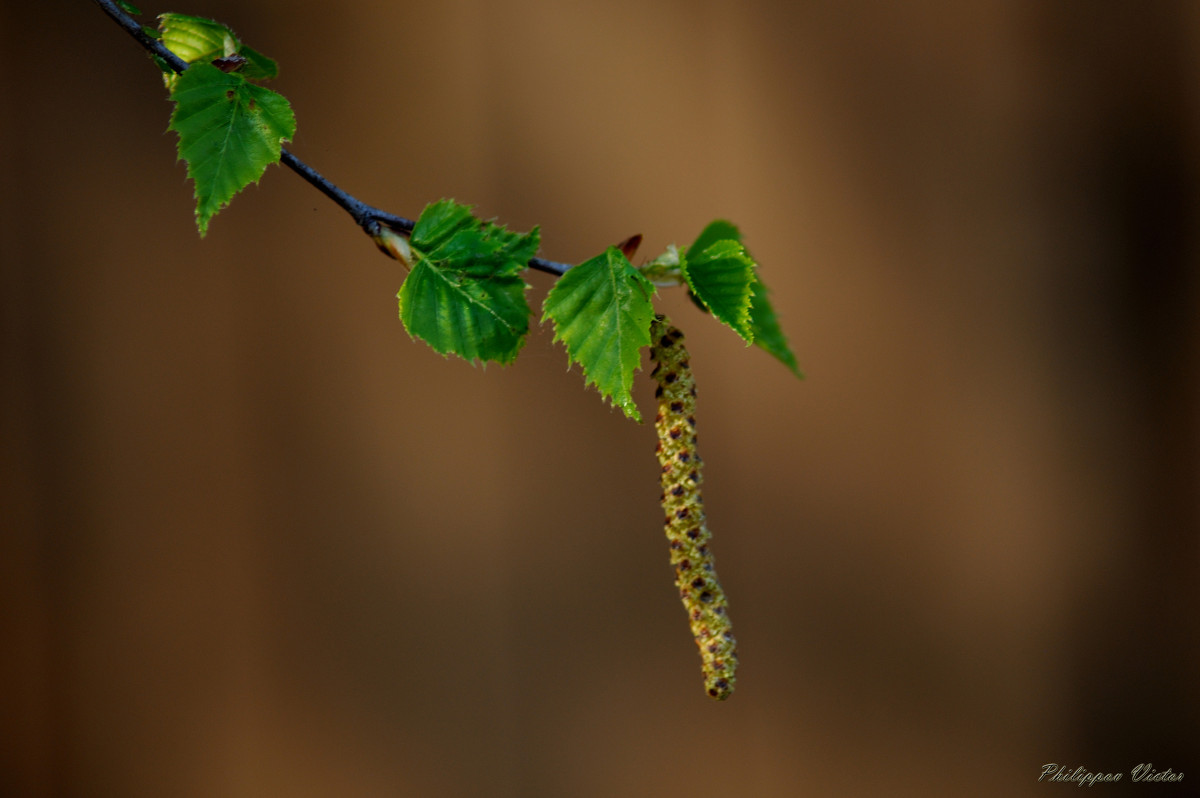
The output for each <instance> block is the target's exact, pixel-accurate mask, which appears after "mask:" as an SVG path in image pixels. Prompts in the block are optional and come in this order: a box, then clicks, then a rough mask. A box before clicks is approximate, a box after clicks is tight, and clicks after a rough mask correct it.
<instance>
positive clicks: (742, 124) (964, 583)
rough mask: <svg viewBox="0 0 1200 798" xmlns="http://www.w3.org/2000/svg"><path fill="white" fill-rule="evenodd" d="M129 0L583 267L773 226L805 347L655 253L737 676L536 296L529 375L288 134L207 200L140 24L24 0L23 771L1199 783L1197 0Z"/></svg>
mask: <svg viewBox="0 0 1200 798" xmlns="http://www.w3.org/2000/svg"><path fill="white" fill-rule="evenodd" d="M141 5H142V7H143V10H145V11H146V12H147V13H148V14H150V13H157V12H159V11H181V12H187V13H195V14H202V15H209V16H212V17H215V18H217V19H220V20H222V21H224V22H227V23H228V24H230V25H231V26H232V27H233V28H234V29H235V30H237V31H238V33H239V34H240V35H241V36H242V38H243V39H245V40H246V41H247V42H249V43H250V44H252V45H253V46H254V47H255V48H257V49H259V50H261V51H263V52H265V53H267V54H269V55H272V56H274V57H275V58H277V59H278V60H279V61H280V64H281V67H282V72H281V75H280V77H279V79H278V80H277V81H276V82H275V83H274V84H273V85H274V87H275V88H277V89H278V90H279V91H281V92H283V93H284V94H285V95H286V96H288V97H289V99H290V100H291V101H292V103H293V105H294V107H295V110H296V113H297V116H298V120H299V131H298V133H297V136H296V139H295V141H294V144H293V146H292V149H293V151H294V152H295V153H296V154H297V155H299V156H300V157H301V158H303V159H305V160H306V161H307V162H309V163H310V164H311V165H313V166H314V167H316V168H317V169H319V170H321V171H322V172H324V173H325V174H327V175H328V176H329V177H330V178H331V179H333V180H334V181H335V182H337V183H338V184H340V185H341V186H343V187H344V188H346V189H347V190H349V191H351V192H352V193H354V194H356V195H357V196H359V197H360V198H362V199H364V200H366V201H368V202H370V203H372V204H375V205H378V206H380V207H383V208H387V209H389V210H392V211H393V212H397V213H401V214H405V215H413V214H416V213H418V212H419V211H420V209H421V207H423V205H424V204H425V203H427V202H429V201H431V200H434V199H437V198H440V197H443V196H452V197H456V198H458V199H460V200H462V201H466V202H470V203H473V204H476V205H477V206H478V210H479V212H480V213H481V214H482V215H484V216H485V217H490V216H495V217H498V218H499V219H500V220H501V221H503V222H505V223H507V224H509V225H510V226H512V227H514V228H515V229H528V228H529V227H531V226H533V225H535V224H538V225H541V226H542V230H543V241H544V244H543V250H542V252H543V254H544V255H545V256H546V257H550V258H553V259H556V260H563V261H570V262H578V261H580V260H582V259H584V258H587V257H589V256H591V255H593V254H595V253H597V252H599V251H600V250H602V249H603V248H604V247H605V246H607V245H609V244H611V243H614V242H616V241H619V240H621V239H623V238H625V237H626V236H629V235H631V234H633V233H638V232H640V233H643V234H645V238H646V240H645V243H644V245H643V250H642V252H643V254H644V255H646V256H648V257H652V256H653V255H654V254H657V253H658V252H660V251H661V250H662V249H663V248H664V247H665V246H666V245H667V244H670V243H672V242H677V243H680V244H684V243H687V242H688V241H690V240H691V238H692V237H693V236H694V235H695V234H696V233H697V232H698V231H699V230H700V228H701V227H702V226H703V225H704V224H705V223H707V222H708V221H709V220H710V219H713V218H716V217H724V218H729V219H733V220H735V221H737V222H738V223H739V224H740V225H741V226H742V227H743V229H744V231H745V234H746V237H747V242H748V244H749V246H750V248H751V249H752V251H753V252H754V253H755V255H756V256H757V258H758V259H759V260H760V262H761V263H762V274H763V276H764V278H765V279H766V281H767V282H768V284H769V285H770V286H772V288H773V289H774V301H775V306H776V309H777V310H778V312H779V315H780V317H781V319H782V322H783V324H784V328H785V330H786V332H787V333H788V334H789V336H790V339H791V342H792V345H793V348H794V349H795V351H796V352H797V354H798V356H799V359H800V362H801V365H802V367H803V368H804V369H805V371H806V372H807V375H808V378H807V379H806V380H805V381H803V382H801V381H797V380H796V379H794V378H793V377H791V376H790V375H789V374H788V373H787V371H786V370H785V369H784V368H783V367H781V366H780V365H779V364H778V363H777V362H775V361H773V360H772V359H771V358H770V357H769V356H767V355H766V354H764V353H762V352H761V351H759V350H757V349H752V350H747V349H746V348H745V347H744V346H743V345H742V344H740V343H739V341H738V340H737V339H736V337H735V336H734V335H733V334H731V333H730V332H729V331H728V330H726V329H724V328H721V327H719V325H717V324H716V323H715V322H713V321H712V320H711V319H708V318H705V317H703V316H701V314H700V313H699V312H697V311H695V310H694V309H693V308H692V307H691V306H690V304H689V303H688V302H687V301H686V300H685V299H684V298H683V297H681V296H680V293H679V292H678V291H674V292H664V293H663V295H662V296H661V306H662V307H663V308H664V309H665V310H666V311H667V312H668V313H669V314H670V315H672V316H673V317H674V319H675V320H676V321H677V322H678V323H679V324H680V325H681V326H682V327H683V329H684V330H685V332H686V333H687V335H688V339H689V342H690V346H691V349H692V355H693V358H692V359H693V365H694V368H695V371H696V374H697V379H698V382H699V387H700V407H699V424H700V430H701V436H700V437H701V442H702V452H703V454H704V457H705V460H706V463H707V472H706V477H707V479H706V504H707V507H708V512H709V518H710V522H711V525H712V527H713V530H714V533H715V546H714V550H715V551H716V554H717V558H718V563H719V565H720V570H721V574H722V577H723V581H724V583H725V587H726V589H727V591H728V593H729V595H730V598H731V602H732V608H733V611H732V616H733V618H734V621H735V628H736V631H737V634H738V639H739V642H740V651H741V655H742V667H741V671H740V674H739V683H738V689H737V693H736V694H735V695H734V697H733V698H732V699H731V700H730V701H728V702H727V703H725V704H716V703H714V702H712V701H710V700H709V699H708V698H707V697H705V696H704V694H703V692H702V686H701V680H700V674H699V667H698V658H697V656H696V652H695V648H694V645H693V643H692V641H691V639H690V636H689V634H688V631H687V626H686V622H685V618H684V614H683V612H682V610H681V608H680V606H679V604H678V601H677V599H676V598H675V596H674V591H673V587H672V584H671V572H670V568H669V566H668V564H667V551H666V546H665V542H664V540H663V536H662V531H661V528H660V524H661V514H660V511H659V509H658V507H657V498H658V486H657V472H658V468H657V465H656V463H655V460H654V456H653V449H654V433H653V429H652V428H651V427H650V426H638V425H636V424H633V423H631V422H629V421H627V420H625V419H624V418H623V417H622V416H621V415H620V414H619V413H618V412H616V411H614V410H612V409H610V408H609V407H607V406H606V405H605V404H603V403H602V402H601V401H600V400H599V399H598V397H597V395H596V394H595V392H594V391H591V390H585V389H584V386H583V381H582V379H581V377H580V374H579V373H578V371H577V370H570V371H568V369H567V368H566V358H565V355H564V352H563V351H562V349H561V347H559V346H558V345H555V344H552V342H551V335H550V333H549V331H548V330H547V329H545V328H540V327H537V328H535V329H534V330H533V331H532V333H531V335H530V336H529V340H528V343H527V346H526V348H525V350H524V352H523V354H522V356H521V357H520V359H519V360H518V361H517V363H516V364H515V365H513V366H511V367H508V368H498V367H495V366H491V367H489V368H487V369H483V368H473V367H471V366H469V365H467V364H465V363H463V362H462V361H459V360H444V359H442V358H441V357H439V356H438V355H436V354H434V353H433V352H432V351H431V350H429V349H428V348H427V347H425V346H424V345H423V344H420V343H419V342H413V341H411V340H410V339H409V338H408V336H407V335H406V334H405V332H404V330H403V328H402V326H401V325H400V323H399V321H398V320H397V318H396V307H395V293H396V291H397V289H398V288H399V286H400V282H401V280H402V278H403V273H402V271H401V269H400V268H399V266H398V265H397V264H396V263H394V262H392V261H389V260H387V259H385V258H383V257H382V256H380V255H379V254H378V253H377V252H376V250H375V249H374V247H373V246H372V244H371V243H370V241H369V240H368V239H367V238H366V237H364V236H363V235H362V234H361V232H359V231H358V229H357V228H356V227H355V226H354V225H353V223H352V222H351V221H350V220H349V218H348V217H347V216H345V214H344V213H343V212H342V211H340V210H339V209H338V208H336V207H335V206H334V205H332V204H331V203H330V202H328V201H327V200H326V199H325V198H324V197H322V196H321V195H319V194H318V193H317V192H316V191H314V190H312V189H311V188H310V187H309V186H308V185H307V184H305V183H304V182H302V181H301V180H300V179H299V178H297V177H296V176H295V175H293V174H292V173H291V172H289V171H287V170H285V169H282V168H274V169H271V170H270V171H269V172H268V173H267V175H266V176H265V177H264V179H263V181H262V183H261V185H260V186H259V187H257V188H252V189H250V190H248V191H247V192H246V193H245V194H244V195H242V196H239V197H238V198H236V199H235V200H234V202H233V204H232V205H231V207H230V208H229V209H227V210H226V211H225V212H224V213H222V214H221V215H219V216H218V217H217V218H216V220H215V221H214V222H213V224H212V226H211V228H210V232H209V235H208V236H207V238H205V239H203V240H201V239H200V238H199V237H198V236H197V235H196V231H195V228H194V227H193V224H192V218H191V216H192V209H191V188H190V185H189V184H188V183H187V182H186V180H185V173H184V167H183V165H182V164H179V163H175V155H174V137H173V136H172V135H170V134H167V133H165V132H164V131H165V128H166V124H167V116H168V113H169V107H168V105H167V103H166V102H165V100H164V93H163V90H162V86H161V83H160V81H159V78H158V76H157V74H156V70H155V69H154V67H153V66H151V65H150V64H149V63H148V62H147V61H146V59H145V57H144V56H143V55H142V52H141V50H140V49H139V48H138V47H137V46H136V45H135V43H134V42H133V41H132V40H131V39H130V38H129V37H128V36H127V35H126V34H125V33H123V32H122V31H120V30H119V29H118V28H117V27H116V26H114V25H113V24H112V23H111V22H110V21H109V20H108V19H107V18H106V17H105V16H104V15H103V14H102V13H101V12H100V11H99V9H98V8H97V7H96V6H95V5H94V4H92V3H89V2H70V3H67V2H58V1H53V2H39V3H32V2H25V3H17V2H11V3H8V2H6V3H5V4H4V5H2V6H0V9H2V11H0V35H2V36H3V40H2V44H3V47H2V48H0V50H2V53H3V55H2V57H3V59H4V61H3V63H4V69H3V75H2V76H0V107H3V108H4V111H3V112H0V135H2V136H3V139H2V141H0V146H2V150H0V153H2V156H3V157H2V159H0V170H2V181H3V186H4V191H3V192H2V193H0V259H2V267H3V268H2V269H0V279H2V280H3V283H2V285H0V307H2V308H3V315H2V324H3V326H2V350H0V351H2V357H3V383H2V385H0V403H2V407H3V415H2V423H3V426H2V429H0V432H2V435H3V448H2V452H0V468H2V474H0V478H2V487H0V491H2V494H0V495H2V501H3V505H2V509H0V512H2V516H0V524H2V525H3V535H2V538H0V618H2V621H0V622H2V624H3V626H2V627H0V633H2V634H3V638H2V640H0V679H2V683H0V793H2V794H4V795H6V796H7V795H12V796H76V795H80V796H82V795H88V796H122V797H123V798H134V797H137V796H155V797H156V798H157V797H158V796H164V795H172V796H238V797H240V796H266V795H286V796H297V797H299V796H329V795H342V796H359V795H362V796H366V795H404V796H476V795H487V796H616V795H622V796H624V795H628V796H685V795H686V796H694V795H699V794H707V795H738V796H796V795H822V796H857V795H895V796H918V795H919V796H930V795H948V796H960V795H978V796H1017V795H1042V794H1045V793H1046V791H1047V790H1052V789H1062V787H1057V788H1056V787H1052V786H1048V785H1047V784H1045V783H1042V784H1039V783H1037V777H1038V775H1039V774H1040V772H1041V768H1042V766H1043V765H1044V764H1047V763H1058V764H1064V765H1067V766H1069V767H1070V768H1071V769H1074V768H1075V767H1077V766H1083V767H1085V768H1087V769H1088V770H1090V771H1099V772H1123V773H1124V774H1125V777H1124V780H1123V781H1122V782H1121V783H1120V784H1119V785H1115V786H1112V785H1110V786H1107V787H1105V788H1104V789H1105V790H1106V794H1129V793H1133V792H1136V791H1137V789H1138V788H1139V787H1140V788H1141V789H1145V785H1136V784H1133V783H1132V782H1131V776H1130V770H1131V768H1133V767H1134V766H1135V765H1137V764H1139V763H1143V762H1146V763H1153V766H1154V767H1155V768H1156V769H1165V768H1168V767H1169V768H1171V769H1172V770H1174V771H1175V772H1183V773H1184V774H1185V775H1186V780H1185V781H1184V782H1182V783H1181V784H1178V785H1159V786H1158V787H1157V789H1158V790H1159V791H1161V792H1162V793H1163V794H1170V795H1183V794H1187V793H1188V791H1189V789H1190V788H1189V787H1187V785H1188V784H1191V785H1192V788H1194V786H1195V782H1196V781H1197V780H1200V756H1198V752H1200V724H1198V707H1200V681H1198V679H1197V673H1200V635H1198V622H1197V609H1198V608H1200V602H1198V599H1200V596H1198V588H1197V585H1198V584H1200V582H1198V580H1197V576H1198V571H1200V547H1198V545H1197V532H1198V531H1200V499H1198V487H1200V280H1198V279H1197V267H1196V266H1197V259H1198V257H1200V246H1198V244H1200V237H1198V235H1197V231H1198V229H1200V227H1198V226H1197V225H1198V222H1200V213H1198V210H1200V202H1198V200H1200V194H1198V191H1197V188H1198V185H1200V184H1198V181H1197V178H1198V174H1200V82H1198V81H1200V5H1198V4H1195V3H1191V2H1147V3H1115V2H1114V3H1107V2H1033V1H1032V0H1024V1H1023V2H1021V1H1018V2H999V1H998V0H992V1H991V2H970V3H955V2H927V3H915V4H914V3H908V4H890V3H867V2H843V3H818V2H767V1H765V0H764V1H763V2H756V1H753V0H752V1H751V2H742V3H732V2H722V1H721V0H708V1H706V2H688V3H684V2H678V1H672V0H638V2H620V1H618V2H607V3H598V2H582V3H550V2H519V1H518V0H513V1H512V2H473V1H472V0H457V1H446V2H438V3H428V2H423V3H413V2H395V3H384V2H343V3H337V4H330V3H318V2H301V1H298V0H289V1H288V2H283V1H282V0H263V1H262V2H254V3H244V2H208V1H207V0H192V2H190V3H187V4H179V5H173V6H164V7H162V8H158V7H154V6H147V5H146V3H145V2H144V1H143V2H141ZM529 281H530V282H531V283H532V285H533V288H532V290H531V301H532V302H533V303H534V304H535V306H536V305H537V304H540V301H541V299H542V297H543V296H544V295H545V292H546V291H547V290H548V288H549V286H550V285H551V281H550V278H549V277H547V276H546V275H541V274H532V275H531V276H530V278H529ZM636 395H637V397H638V398H639V400H640V401H641V402H642V407H643V408H646V407H648V406H649V403H650V401H651V400H652V397H651V384H650V381H649V380H648V379H647V378H645V377H644V376H643V377H641V378H639V385H638V388H637V394H636ZM1096 789H1100V787H1099V786H1098V787H1096ZM1193 794H1194V793H1193Z"/></svg>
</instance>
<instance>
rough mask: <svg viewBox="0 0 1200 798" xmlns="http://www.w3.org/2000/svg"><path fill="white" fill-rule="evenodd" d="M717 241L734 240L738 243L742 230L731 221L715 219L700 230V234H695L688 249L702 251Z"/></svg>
mask: <svg viewBox="0 0 1200 798" xmlns="http://www.w3.org/2000/svg"><path fill="white" fill-rule="evenodd" d="M718 241H736V242H738V243H739V244H740V243H742V231H741V230H739V229H738V228H737V225H735V224H734V223H733V222H727V221H725V220H724V219H717V220H715V221H713V222H710V223H709V225H708V227H705V228H704V229H703V230H701V231H700V235H698V236H696V240H695V241H693V242H692V245H691V246H690V247H688V250H689V251H695V252H703V251H704V250H706V249H708V248H709V247H711V246H712V245H713V244H715V243H717V242H718Z"/></svg>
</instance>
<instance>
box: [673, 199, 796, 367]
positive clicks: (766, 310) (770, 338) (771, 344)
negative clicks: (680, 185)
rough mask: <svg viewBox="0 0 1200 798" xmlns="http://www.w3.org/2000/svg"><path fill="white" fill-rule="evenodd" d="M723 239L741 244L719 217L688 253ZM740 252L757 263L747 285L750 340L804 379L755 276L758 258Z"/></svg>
mask: <svg viewBox="0 0 1200 798" xmlns="http://www.w3.org/2000/svg"><path fill="white" fill-rule="evenodd" d="M722 241H735V242H737V243H738V244H741V243H742V232H741V231H740V230H738V228H737V226H736V225H734V224H733V223H732V222H727V221H725V220H724V219H718V220H716V221H714V222H712V223H711V224H709V225H708V227H706V228H704V230H703V231H702V232H701V233H700V235H699V236H697V237H696V240H695V241H694V242H693V243H692V246H691V247H689V248H688V253H689V254H690V253H692V252H703V251H706V250H707V249H709V248H711V247H712V246H713V245H714V244H717V243H719V242H722ZM742 251H743V253H744V254H745V256H746V257H747V258H749V259H750V260H751V262H753V263H755V264H756V268H755V270H754V271H755V274H754V279H753V281H752V282H751V286H750V293H751V296H750V318H749V329H750V333H751V335H752V337H753V342H754V344H755V346H758V347H761V348H762V349H764V350H765V351H766V352H768V353H769V354H771V355H772V356H773V357H775V358H777V359H778V360H779V361H780V362H781V363H783V364H784V365H785V366H787V367H788V369H789V370H790V371H791V372H792V373H793V374H795V375H796V376H797V377H800V378H801V379H803V377H804V373H803V372H801V371H800V368H799V366H798V365H797V363H796V356H795V355H794V354H792V350H791V349H790V348H788V343H787V338H786V337H785V336H784V334H783V330H782V329H781V328H780V326H779V319H778V318H777V317H776V316H775V309H774V308H773V307H771V301H770V299H769V298H768V296H767V295H768V294H769V293H770V292H769V291H768V289H767V286H766V285H765V284H764V283H763V281H762V279H761V277H760V276H759V275H758V268H757V261H755V260H754V258H753V256H751V255H750V253H749V252H748V251H746V250H745V249H744V248H743V250H742ZM692 298H693V300H695V301H696V303H697V304H699V305H700V306H701V307H705V305H704V304H703V303H702V302H701V301H700V300H698V299H696V296H695V294H692ZM705 309H707V307H705ZM743 337H745V336H743Z"/></svg>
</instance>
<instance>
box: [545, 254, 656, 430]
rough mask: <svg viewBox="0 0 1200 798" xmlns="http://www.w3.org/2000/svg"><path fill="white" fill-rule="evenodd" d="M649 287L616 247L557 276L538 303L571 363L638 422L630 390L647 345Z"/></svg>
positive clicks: (651, 316) (650, 318) (650, 316)
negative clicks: (544, 298) (552, 323)
mask: <svg viewBox="0 0 1200 798" xmlns="http://www.w3.org/2000/svg"><path fill="white" fill-rule="evenodd" d="M653 292H654V287H653V285H651V284H650V282H649V281H648V280H646V278H645V277H643V276H642V275H641V273H640V272H638V270H637V269H635V268H634V267H633V266H632V265H631V264H630V263H629V260H628V259H627V258H626V257H625V256H624V255H623V254H621V251H620V250H618V249H617V248H616V247H609V248H608V250H607V251H605V252H604V253H603V254H601V255H597V256H596V257H594V258H592V259H591V260H589V261H586V262H584V263H581V264H579V265H578V266H576V267H574V268H572V269H571V270H570V271H568V272H567V273H566V274H564V275H563V276H562V277H560V278H559V279H558V282H557V283H555V284H554V288H552V289H550V293H549V294H548V295H547V296H546V301H545V303H544V304H543V305H542V310H543V311H544V315H543V317H542V321H545V320H546V319H550V320H552V321H553V322H554V340H556V341H562V342H563V343H564V344H565V345H566V347H567V356H568V358H569V359H570V360H571V362H574V363H578V364H579V365H580V366H581V367H582V368H583V375H584V379H585V380H586V382H587V383H588V384H590V385H595V386H596V389H597V390H598V391H600V394H601V396H604V397H606V398H608V399H609V400H610V401H611V402H612V403H613V404H615V405H616V406H617V407H620V408H621V410H623V411H624V412H625V415H626V416H628V417H629V418H632V419H634V420H635V421H641V420H642V417H641V414H640V413H638V409H637V405H636V404H634V401H633V397H632V395H631V394H630V390H631V389H632V387H633V373H634V372H635V371H636V370H637V368H638V365H639V362H640V360H641V355H640V352H641V349H642V347H644V346H649V344H650V323H651V322H652V321H653V320H654V307H653V305H652V304H651V301H650V297H651V295H652V294H653Z"/></svg>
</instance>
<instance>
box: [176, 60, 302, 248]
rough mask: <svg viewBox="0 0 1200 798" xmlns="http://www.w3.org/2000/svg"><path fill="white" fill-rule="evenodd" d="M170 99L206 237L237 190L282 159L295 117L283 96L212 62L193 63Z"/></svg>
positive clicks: (182, 153)
mask: <svg viewBox="0 0 1200 798" xmlns="http://www.w3.org/2000/svg"><path fill="white" fill-rule="evenodd" d="M171 99H172V100H174V101H175V111H174V112H173V113H172V114H171V124H170V126H169V128H168V129H170V130H174V131H175V132H176V133H178V134H179V157H180V158H182V159H183V160H185V161H187V165H188V177H190V178H191V179H192V181H193V182H194V183H195V189H196V191H195V195H196V226H197V227H198V228H199V230H200V235H201V236H203V235H204V234H205V233H206V232H207V231H208V222H209V220H210V219H211V218H212V217H213V216H214V215H216V213H217V212H218V211H219V210H221V208H223V207H225V205H227V204H228V203H229V201H230V200H231V199H232V198H233V196H234V195H235V194H237V193H238V192H239V191H241V190H242V189H243V188H245V187H246V186H247V185H249V184H250V183H255V182H258V180H259V178H261V177H262V174H263V172H264V171H265V170H266V168H267V166H269V165H270V164H273V163H277V162H278V161H279V155H280V148H281V147H282V146H283V142H284V141H285V140H286V139H290V138H291V137H292V136H294V135H295V133H296V119H295V117H294V116H293V115H292V108H291V106H290V105H289V104H288V101H287V100H286V99H284V98H283V97H282V96H281V95H279V94H276V93H275V92H273V91H271V90H270V89H265V88H263V87H262V86H255V85H254V84H252V83H249V82H247V80H246V78H245V76H243V75H241V74H239V73H236V72H232V73H226V72H222V71H221V70H219V69H217V68H216V67H215V66H212V65H211V64H195V65H193V66H192V67H191V68H190V69H188V70H187V71H186V72H184V73H183V74H182V75H180V76H179V80H178V81H177V82H176V83H175V87H174V89H173V90H172V91H171Z"/></svg>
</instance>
